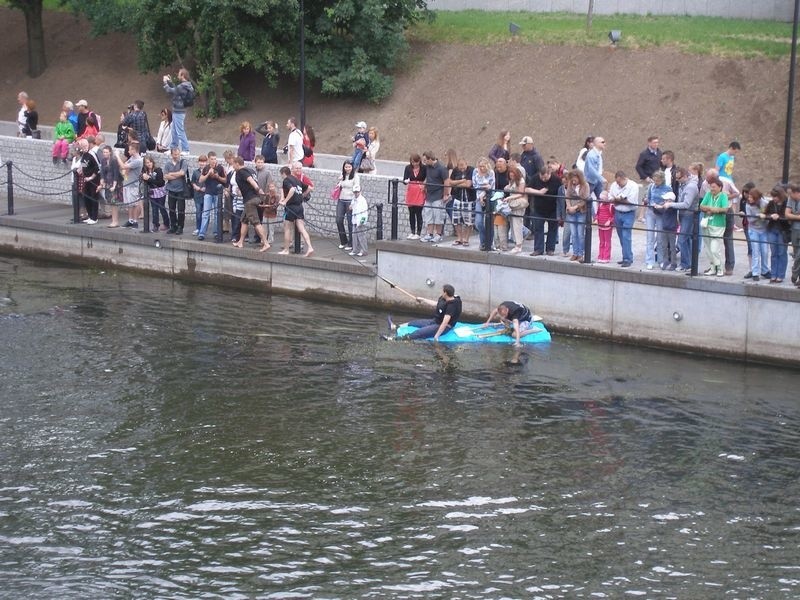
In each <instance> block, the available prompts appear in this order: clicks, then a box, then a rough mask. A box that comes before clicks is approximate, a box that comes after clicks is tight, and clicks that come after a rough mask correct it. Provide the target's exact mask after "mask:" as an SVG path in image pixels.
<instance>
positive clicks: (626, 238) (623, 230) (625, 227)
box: [614, 210, 636, 263]
mask: <svg viewBox="0 0 800 600" xmlns="http://www.w3.org/2000/svg"><path fill="white" fill-rule="evenodd" d="M634 221H636V210H629V211H627V212H623V211H619V210H618V211H616V212H615V213H614V225H615V226H616V227H617V237H618V238H619V245H620V247H621V248H622V260H624V261H625V262H628V263H632V262H633V223H634Z"/></svg>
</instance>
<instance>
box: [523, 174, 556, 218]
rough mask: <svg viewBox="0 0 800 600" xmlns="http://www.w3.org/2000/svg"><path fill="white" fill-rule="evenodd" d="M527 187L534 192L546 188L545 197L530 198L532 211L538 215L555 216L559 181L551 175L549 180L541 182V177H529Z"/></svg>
mask: <svg viewBox="0 0 800 600" xmlns="http://www.w3.org/2000/svg"><path fill="white" fill-rule="evenodd" d="M528 187H532V188H533V189H535V190H540V189H542V188H547V192H546V193H547V196H532V198H533V210H535V211H536V212H537V213H538V214H540V215H547V216H553V217H554V216H555V215H556V207H557V205H558V198H557V196H558V188H560V187H561V180H560V179H559V178H558V177H556V176H555V175H553V174H551V175H550V179H548V180H547V181H542V176H541V175H539V174H537V175H534V176H533V177H531V180H530V183H529V186H528Z"/></svg>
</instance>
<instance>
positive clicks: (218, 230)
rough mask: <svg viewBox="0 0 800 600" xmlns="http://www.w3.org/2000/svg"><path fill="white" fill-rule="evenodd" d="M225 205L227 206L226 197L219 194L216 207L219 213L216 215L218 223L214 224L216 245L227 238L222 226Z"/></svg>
mask: <svg viewBox="0 0 800 600" xmlns="http://www.w3.org/2000/svg"><path fill="white" fill-rule="evenodd" d="M224 204H225V195H224V194H223V193H222V192H220V193H219V194H217V203H216V205H215V206H216V210H215V212H216V213H217V215H216V219H217V222H216V223H214V243H215V244H221V243H222V240H223V238H224V237H225V232H224V227H223V226H222V215H223V211H224V209H225V207H224V206H223V205H224Z"/></svg>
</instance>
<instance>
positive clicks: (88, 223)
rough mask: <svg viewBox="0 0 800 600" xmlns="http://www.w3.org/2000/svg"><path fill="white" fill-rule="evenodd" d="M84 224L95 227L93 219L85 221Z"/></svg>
mask: <svg viewBox="0 0 800 600" xmlns="http://www.w3.org/2000/svg"><path fill="white" fill-rule="evenodd" d="M84 223H86V224H87V225H95V224H96V223H97V221H95V220H94V219H86V220H85V221H84Z"/></svg>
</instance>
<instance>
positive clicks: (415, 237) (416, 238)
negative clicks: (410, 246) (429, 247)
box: [411, 233, 419, 240]
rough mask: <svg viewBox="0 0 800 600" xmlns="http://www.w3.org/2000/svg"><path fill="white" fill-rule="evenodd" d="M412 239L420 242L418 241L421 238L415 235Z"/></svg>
mask: <svg viewBox="0 0 800 600" xmlns="http://www.w3.org/2000/svg"><path fill="white" fill-rule="evenodd" d="M411 239H412V240H418V239H419V236H418V235H417V234H416V233H415V234H414V237H413V238H411Z"/></svg>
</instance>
